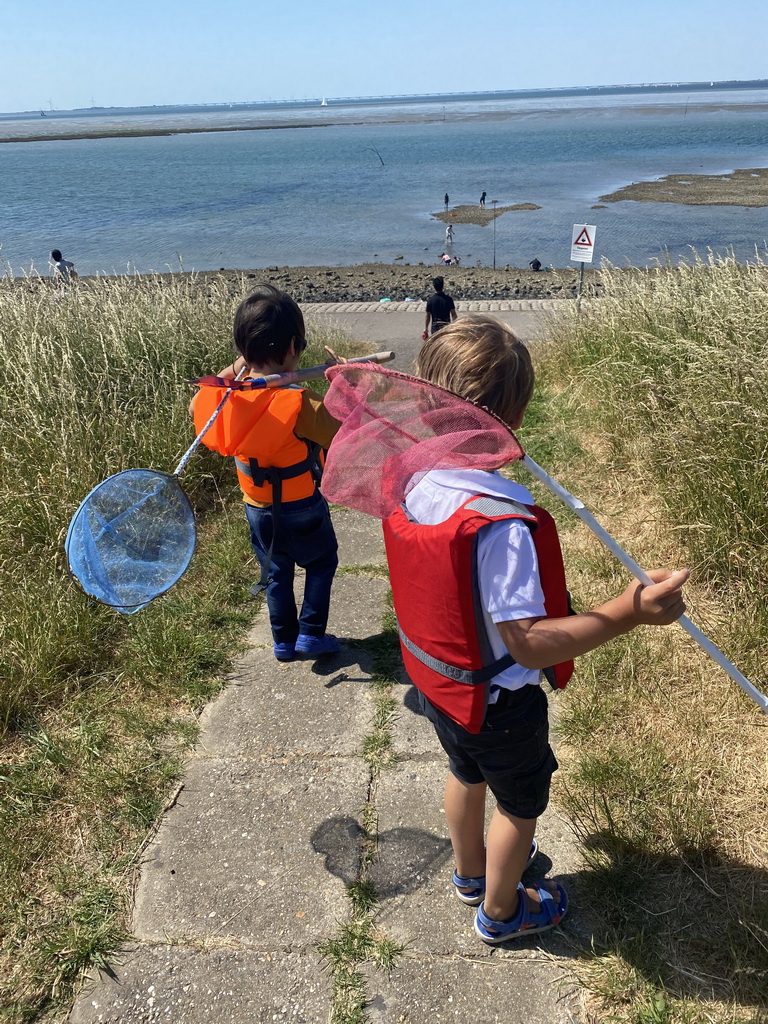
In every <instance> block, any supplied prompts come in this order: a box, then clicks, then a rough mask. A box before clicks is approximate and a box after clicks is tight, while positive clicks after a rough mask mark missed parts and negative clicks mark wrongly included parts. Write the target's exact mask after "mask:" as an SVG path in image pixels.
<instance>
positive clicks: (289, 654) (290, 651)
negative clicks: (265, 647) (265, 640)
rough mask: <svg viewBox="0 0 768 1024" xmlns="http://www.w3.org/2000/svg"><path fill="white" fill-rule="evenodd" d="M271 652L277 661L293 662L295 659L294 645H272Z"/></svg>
mask: <svg viewBox="0 0 768 1024" xmlns="http://www.w3.org/2000/svg"><path fill="white" fill-rule="evenodd" d="M272 650H273V651H274V652H275V657H276V658H277V660H278V661H293V659H294V658H295V657H296V644H278V643H274V644H272Z"/></svg>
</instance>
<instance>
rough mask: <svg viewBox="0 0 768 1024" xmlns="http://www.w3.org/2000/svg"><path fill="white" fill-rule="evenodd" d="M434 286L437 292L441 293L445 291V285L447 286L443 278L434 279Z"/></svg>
mask: <svg viewBox="0 0 768 1024" xmlns="http://www.w3.org/2000/svg"><path fill="white" fill-rule="evenodd" d="M432 284H433V285H434V286H435V291H436V292H441V291H442V290H443V285H444V284H445V281H443V279H442V277H433V278H432Z"/></svg>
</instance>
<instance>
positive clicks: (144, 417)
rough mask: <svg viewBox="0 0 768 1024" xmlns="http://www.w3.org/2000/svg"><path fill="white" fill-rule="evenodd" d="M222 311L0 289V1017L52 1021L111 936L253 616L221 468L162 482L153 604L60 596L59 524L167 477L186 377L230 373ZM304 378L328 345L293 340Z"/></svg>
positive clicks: (140, 297)
mask: <svg viewBox="0 0 768 1024" xmlns="http://www.w3.org/2000/svg"><path fill="white" fill-rule="evenodd" d="M249 289H250V285H249V283H248V282H247V281H245V280H244V281H243V282H242V292H241V294H240V295H233V294H230V292H229V290H228V288H227V287H225V286H224V285H219V284H217V283H216V282H215V281H205V282H202V281H200V282H198V281H197V279H195V278H194V277H185V278H174V277H172V276H167V277H165V278H164V279H162V280H159V279H157V278H154V279H150V280H145V279H143V278H141V277H138V276H137V277H131V278H115V279H103V280H101V281H93V282H88V283H86V284H81V285H80V286H78V287H77V288H73V289H71V290H70V292H69V293H68V294H67V295H64V296H62V295H61V294H60V293H59V292H58V291H56V290H55V289H54V288H51V287H49V286H48V283H47V282H41V281H38V280H35V279H29V280H23V279H22V280H13V279H4V280H2V281H0V342H1V343H2V346H3V351H4V356H5V358H4V359H3V362H2V367H0V415H1V416H2V419H3V424H4V431H3V435H2V440H0V481H2V483H0V577H1V578H2V584H1V587H2V601H1V602H0V607H1V608H2V611H1V612H0V787H2V801H1V802H0V892H2V894H3V899H2V900H0V1019H2V1020H3V1021H4V1022H6V1024H22V1022H25V1024H26V1022H31V1021H37V1020H41V1019H43V1018H46V1019H47V1018H49V1017H57V1015H58V1017H59V1018H60V1016H61V1013H62V1012H63V1008H64V1007H66V1006H67V1004H68V1001H69V1000H70V998H71V994H72V992H73V990H74V986H75V985H76V983H77V982H78V980H79V978H80V977H81V976H82V973H83V972H84V971H85V970H87V969H89V968H90V967H94V966H96V967H103V966H105V965H106V964H107V963H108V961H109V957H110V954H111V953H112V952H113V951H114V950H115V948H116V947H117V945H118V944H119V942H120V940H121V938H122V937H123V935H124V934H125V929H126V922H127V913H128V911H129V897H130V892H131V886H132V883H133V880H134V873H135V870H136V863H137V857H138V854H139V852H140V850H141V849H142V845H143V843H144V841H145V839H146V837H147V836H148V834H150V833H151V831H152V829H153V827H154V825H155V822H156V821H157V819H158V816H159V815H160V813H161V812H162V810H163V808H164V806H165V802H166V800H167V795H168V793H169V792H170V791H171V789H172V787H173V785H174V782H175V780H176V779H177V778H178V777H179V773H180V771H181V765H182V758H183V754H184V751H185V750H186V748H187V747H188V746H189V744H190V743H191V742H193V741H194V739H195V737H196V735H197V714H198V712H199V711H200V709H201V708H202V707H203V705H204V704H205V703H206V702H207V701H209V700H210V699H211V698H212V697H214V696H215V695H216V694H217V692H218V691H219V690H220V688H221V686H222V685H223V674H224V673H225V672H226V670H227V668H228V667H229V666H230V664H231V661H232V658H233V656H234V655H236V654H237V653H238V651H239V650H241V649H242V645H243V642H244V641H243V638H244V635H245V632H246V630H247V627H248V625H249V623H250V622H251V621H252V618H253V615H254V613H255V610H256V608H257V604H256V602H254V601H253V600H252V599H250V598H249V596H248V586H249V585H250V584H251V583H252V582H253V580H254V577H255V574H256V566H255V559H254V557H253V553H252V552H251V550H250V545H249V543H248V533H247V529H246V524H245V517H244V516H243V513H242V507H241V502H240V500H239V497H238V491H237V487H236V483H235V480H234V473H233V471H232V467H231V466H230V465H228V464H227V462H226V461H225V460H224V459H221V458H219V457H218V456H215V455H214V454H212V453H210V452H208V451H206V450H199V451H198V453H197V454H196V455H195V457H194V459H193V460H192V462H191V464H190V466H189V468H188V470H187V471H186V472H185V474H184V476H183V478H182V482H183V485H184V488H185V491H186V493H187V495H188V496H189V498H190V501H191V503H192V505H193V507H194V509H195V512H196V515H197V519H198V526H199V538H198V546H197V551H196V553H195V556H194V558H193V560H192V564H191V566H190V568H189V570H188V572H187V573H186V574H185V576H184V578H183V579H182V580H181V582H180V583H179V584H178V585H177V586H176V587H175V588H174V589H173V590H172V591H171V592H170V593H169V594H168V595H167V596H165V597H163V598H161V599H159V600H158V601H156V602H155V603H154V604H152V605H150V606H149V607H148V608H146V609H145V610H143V611H142V612H140V613H138V614H137V615H135V616H130V617H123V616H120V615H119V614H117V613H116V612H114V611H112V610H110V609H107V608H105V607H103V606H100V605H98V604H96V603H95V602H92V601H91V600H90V599H88V598H86V597H85V596H84V594H83V593H82V592H81V591H80V590H79V588H78V587H77V585H76V584H75V583H74V582H73V581H72V580H71V579H70V578H69V576H68V574H67V572H66V567H65V563H64V556H63V550H62V544H63V538H64V534H65V532H66V528H67V524H68V522H69V520H70V518H71V516H72V514H73V512H74V511H75V509H76V508H77V506H78V504H79V503H80V501H81V500H82V498H83V497H84V496H85V494H86V493H87V492H88V491H89V490H90V489H91V488H92V487H93V486H94V485H95V484H96V483H98V482H99V481H100V480H101V479H103V478H105V477H106V476H108V475H110V474H111V473H113V472H115V471H117V470H119V469H124V468H128V467H136V466H146V467H149V468H156V469H161V470H166V471H172V470H173V468H174V467H175V465H176V463H177V462H178V459H179V457H180V455H181V454H182V453H183V452H184V450H185V449H186V448H187V447H188V445H189V443H190V442H191V440H192V437H193V430H192V426H191V422H190V419H189V416H188V413H187V405H188V402H189V399H190V397H191V395H192V393H193V391H192V389H191V388H190V387H189V386H188V385H187V384H186V381H187V380H188V379H189V378H192V377H195V376H199V375H200V374H201V373H205V372H211V371H215V370H218V369H219V368H221V367H222V366H224V365H226V363H227V362H229V361H230V359H231V357H232V346H231V340H230V333H231V322H232V314H233V312H234V308H235V305H236V303H237V301H239V298H240V297H242V295H245V294H247V292H248V290H249ZM309 337H310V340H311V344H310V347H309V348H308V350H307V352H306V353H305V365H314V364H316V363H321V362H323V361H324V358H325V354H324V352H323V350H322V346H323V344H326V343H328V344H331V345H332V347H334V348H337V347H338V348H340V349H341V350H342V351H344V350H345V348H346V350H347V351H348V348H347V347H346V346H345V345H344V343H343V341H342V340H341V339H340V338H339V336H338V334H337V333H335V332H334V333H333V334H323V333H322V332H321V331H319V330H318V329H317V328H316V327H313V326H312V325H310V327H309Z"/></svg>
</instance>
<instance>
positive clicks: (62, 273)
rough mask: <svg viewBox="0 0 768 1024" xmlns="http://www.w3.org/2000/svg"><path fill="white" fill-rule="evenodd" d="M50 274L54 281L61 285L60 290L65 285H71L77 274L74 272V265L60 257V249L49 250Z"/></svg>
mask: <svg viewBox="0 0 768 1024" xmlns="http://www.w3.org/2000/svg"><path fill="white" fill-rule="evenodd" d="M49 265H50V267H51V272H52V273H53V275H54V276H55V277H56V279H57V280H58V281H59V282H60V283H61V286H62V288H65V287H66V285H68V284H71V283H72V282H73V281H76V280H77V273H76V272H75V264H74V263H72V262H71V261H70V260H65V259H64V257H63V256H62V255H61V250H60V249H52V250H51V258H50V260H49Z"/></svg>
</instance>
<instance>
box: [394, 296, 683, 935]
mask: <svg viewBox="0 0 768 1024" xmlns="http://www.w3.org/2000/svg"><path fill="white" fill-rule="evenodd" d="M416 373H417V375H418V376H420V377H422V378H424V379H426V380H428V381H431V382H432V383H434V384H437V385H439V386H440V387H443V388H446V389H448V390H449V391H452V392H454V393H456V394H458V395H460V396H461V397H463V398H467V399H470V400H471V401H473V402H475V403H477V404H478V405H481V406H484V407H485V408H487V409H488V410H490V411H491V412H492V413H494V414H495V415H496V416H498V417H499V418H501V419H502V420H504V422H505V423H506V424H508V426H509V427H510V428H511V429H512V430H517V429H518V428H519V427H520V426H521V424H522V422H523V417H524V415H525V410H526V408H527V406H528V403H529V402H530V399H531V396H532V394H533V387H534V371H533V367H532V364H531V359H530V355H529V353H528V350H527V349H526V347H525V345H523V344H522V343H521V342H520V341H519V340H518V339H517V338H516V337H515V335H514V334H513V332H512V331H511V330H510V329H509V328H508V327H507V326H506V325H505V324H503V323H501V322H500V321H498V320H496V319H495V318H494V317H491V316H481V315H478V316H468V317H463V318H461V319H459V320H457V321H455V322H453V323H452V324H449V325H448V326H446V327H444V328H443V329H442V330H441V331H440V332H439V333H437V334H435V335H433V336H431V337H430V338H429V339H428V340H427V341H426V343H425V344H424V345H423V347H422V349H421V351H420V353H419V356H418V359H417V362H416ZM384 531H385V540H386V544H387V556H388V560H389V564H390V575H391V579H392V592H393V597H394V605H395V611H396V613H397V615H398V624H399V627H400V636H401V643H402V645H403V656H404V658H405V659H406V664H407V665H408V667H409V671H410V672H411V675H412V677H413V678H414V682H415V683H416V685H417V686H418V687H419V690H420V693H419V696H420V701H421V705H422V710H423V713H424V715H425V716H426V717H427V718H428V719H429V720H430V721H431V722H432V724H433V725H434V728H435V731H436V733H437V736H438V739H439V741H440V743H441V745H442V746H443V748H444V749H445V751H446V753H447V754H448V759H449V774H448V778H447V782H446V787H445V813H446V819H447V822H448V828H449V831H450V837H451V844H452V846H453V851H454V856H455V860H456V870H455V872H454V875H453V884H454V886H455V889H456V894H457V896H458V897H459V899H460V900H462V902H464V903H466V904H469V905H471V906H477V912H476V918H475V930H476V932H477V934H478V935H479V936H480V938H481V939H483V941H484V942H486V943H488V944H490V945H495V944H498V943H501V942H505V941H507V940H509V939H514V938H517V937H519V936H522V935H530V934H532V933H536V932H542V931H546V930H547V929H549V928H552V927H554V926H555V925H557V924H559V923H560V921H561V920H562V918H563V915H564V914H565V912H566V910H567V907H568V898H567V895H566V893H565V890H564V889H563V888H562V886H560V885H557V884H554V883H551V882H549V881H547V880H540V881H536V882H533V883H532V884H531V885H529V886H525V885H523V884H522V882H521V877H522V875H523V872H524V871H525V869H526V867H527V866H528V865H529V864H530V863H531V862H532V860H533V859H534V857H535V855H536V852H537V845H536V842H535V839H534V833H535V831H536V822H537V819H538V818H539V816H540V815H541V814H542V813H543V812H544V810H545V808H546V806H547V802H548V798H549V788H550V781H551V778H552V773H553V772H554V771H555V770H556V769H557V761H556V760H555V756H554V754H553V752H552V749H551V747H550V745H549V734H548V723H547V699H546V696H545V693H544V690H543V688H542V683H543V682H544V680H545V679H550V681H555V685H560V686H562V685H565V682H566V681H567V678H568V675H569V674H570V668H569V666H570V663H571V662H572V659H573V658H576V657H578V656H579V655H582V654H586V653H587V652H588V651H591V650H593V649H594V648H596V647H599V646H601V645H602V644H604V643H607V642H608V641H610V640H612V639H614V638H615V637H617V636H620V635H621V634H623V633H628V632H629V631H630V630H632V629H634V628H635V627H636V626H638V625H640V624H643V623H645V624H649V625H667V624H669V623H671V622H674V621H675V620H676V619H678V618H679V617H680V615H682V614H683V611H684V610H685V606H684V603H683V598H682V593H681V587H682V585H683V584H684V582H685V581H686V579H687V578H688V571H687V570H680V571H678V572H670V571H669V570H666V569H657V570H654V571H653V572H651V573H650V576H651V578H652V579H653V580H654V584H653V585H652V586H643V585H642V584H641V583H640V582H639V581H638V580H634V581H633V582H632V583H630V585H629V586H628V587H627V588H626V590H624V592H623V593H621V594H619V596H618V597H615V598H613V599H611V600H610V601H607V602H605V603H604V604H602V605H600V606H599V607H597V608H594V609H593V610H592V611H588V612H583V613H581V614H578V615H576V614H568V602H567V592H566V591H565V581H564V576H563V573H562V560H561V556H560V552H559V545H558V544H557V541H556V533H555V531H554V525H553V523H552V520H551V517H549V516H548V513H546V512H545V511H544V510H543V509H538V508H537V507H535V506H534V503H533V498H532V496H531V495H530V494H529V493H528V491H527V490H526V489H525V488H524V487H523V486H522V485H520V484H518V483H515V482H514V481H511V480H508V479H506V478H505V477H502V476H501V475H500V474H499V473H498V472H486V471H482V470H471V469H469V470H466V469H465V470H433V471H431V472H429V473H427V474H426V475H425V476H424V477H423V478H421V479H420V480H419V481H418V482H417V483H416V484H415V486H413V488H412V489H411V490H410V491H409V492H408V493H407V495H406V498H405V502H404V506H403V507H402V508H401V509H399V510H398V511H397V512H396V513H394V514H393V515H392V516H390V517H389V518H388V519H387V520H385V524H384ZM545 538H546V540H545ZM438 567H442V568H438ZM438 572H439V573H440V574H441V575H440V581H439V582H438V579H437V576H438ZM451 577H453V579H451ZM414 588H415V589H416V591H417V593H415V594H414ZM460 606H461V609H463V612H462V614H463V615H464V618H463V620H461V617H460V616H459V615H458V613H457V609H460ZM467 608H469V611H470V619H469V620H468V619H467V614H466V613H467ZM460 620H461V621H464V622H466V621H471V622H472V623H473V625H472V626H471V628H468V629H467V630H466V631H465V634H464V635H457V633H460V631H457V630H455V629H450V628H449V627H447V626H446V625H445V623H446V622H448V623H456V622H457V621H460ZM449 632H450V634H451V635H450V636H448V635H445V636H443V633H445V634H447V633H449ZM414 636H416V637H418V641H419V642H418V643H417V642H414V640H413V637H414ZM425 638H426V639H425ZM446 651H449V652H451V657H450V658H449V657H448V656H447V655H446ZM468 652H469V653H468ZM473 652H474V653H473ZM478 652H479V653H478ZM473 657H474V658H475V660H474V661H473V660H472V658H473ZM478 659H479V660H478ZM467 666H469V667H467ZM478 666H479V667H478ZM571 667H572V666H571ZM473 683H474V684H478V685H480V686H481V687H482V688H481V689H479V690H478V689H476V688H475V689H474V691H473V692H474V693H475V694H479V695H480V709H479V712H480V713H479V716H478V715H475V717H474V718H469V717H467V714H466V711H465V707H466V700H465V694H466V692H467V690H468V687H467V686H466V685H465V684H470V686H471V684H473ZM483 688H484V689H483ZM483 693H484V694H485V697H484V703H483ZM475 710H477V709H476V705H475ZM473 714H474V712H473ZM468 726H469V727H468ZM488 789H490V791H491V793H492V794H493V796H494V798H495V801H496V807H495V810H494V812H493V816H492V818H491V821H490V824H489V827H488V830H487V834H485V800H486V792H487V790H488Z"/></svg>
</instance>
